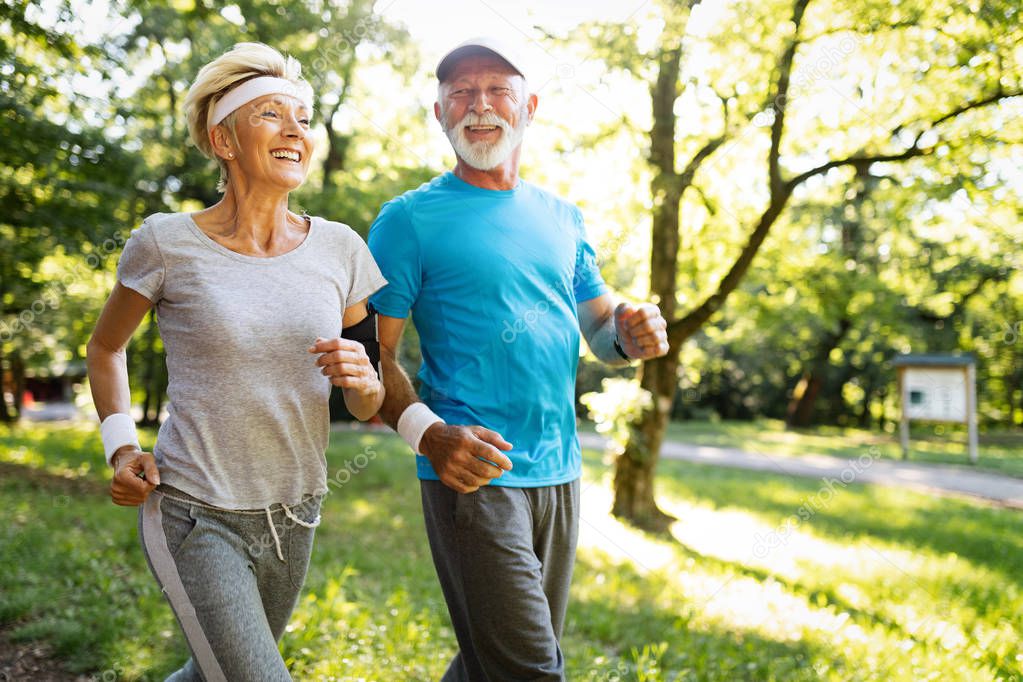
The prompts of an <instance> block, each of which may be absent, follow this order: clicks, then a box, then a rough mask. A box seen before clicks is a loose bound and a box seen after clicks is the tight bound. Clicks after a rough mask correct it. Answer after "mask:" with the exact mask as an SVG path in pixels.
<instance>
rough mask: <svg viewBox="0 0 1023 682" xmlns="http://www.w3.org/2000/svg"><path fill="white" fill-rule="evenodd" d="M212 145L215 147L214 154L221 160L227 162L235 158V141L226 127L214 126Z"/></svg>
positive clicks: (211, 134) (211, 132) (211, 138)
mask: <svg viewBox="0 0 1023 682" xmlns="http://www.w3.org/2000/svg"><path fill="white" fill-rule="evenodd" d="M210 144H211V145H212V146H213V153H214V154H216V155H217V156H219V157H220V158H222V159H227V160H231V159H233V158H234V156H235V152H234V141H233V140H232V139H231V135H229V134H228V132H227V129H226V128H224V126H222V125H215V126H213V129H212V130H210Z"/></svg>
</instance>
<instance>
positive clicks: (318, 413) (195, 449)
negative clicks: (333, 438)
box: [117, 213, 387, 509]
mask: <svg viewBox="0 0 1023 682" xmlns="http://www.w3.org/2000/svg"><path fill="white" fill-rule="evenodd" d="M117 278H118V280H120V282H121V284H122V285H124V286H126V287H128V288H129V289H133V290H135V291H137V292H139V293H140V294H142V295H143V296H145V297H146V298H148V299H149V300H150V301H153V303H154V304H155V306H156V314H157V319H158V321H159V325H160V335H161V336H162V338H163V345H164V348H165V349H166V353H167V373H168V376H169V378H170V382H169V384H168V387H167V395H168V397H169V399H170V400H169V404H168V406H167V409H168V417H167V420H166V421H165V422H164V423H163V425H162V426H161V427H160V432H159V434H158V436H157V443H156V447H155V448H154V455H155V457H156V463H157V466H158V467H159V468H160V480H161V481H162V482H163V483H167V484H169V485H172V486H174V487H175V488H178V489H180V490H183V491H184V492H186V493H188V494H190V495H193V496H195V497H197V498H199V499H201V500H204V501H205V502H207V503H209V504H212V505H216V506H218V507H224V508H227V509H259V508H263V507H266V506H267V505H270V504H274V503H279V502H283V503H285V504H296V503H298V502H299V501H300V500H301V499H302V497H303V496H304V495H307V494H310V493H311V494H321V493H325V492H326V491H327V485H326V483H327V481H326V473H327V462H326V459H325V458H324V451H325V450H326V448H327V439H328V435H329V428H330V421H329V415H328V410H327V401H328V398H329V395H330V380H329V379H328V378H327V377H325V376H323V375H322V374H321V373H320V368H319V367H317V366H316V364H315V363H316V358H317V357H318V356H317V355H315V354H313V353H309V352H308V349H309V347H310V346H311V345H312V344H313V342H314V341H315V340H316V337H323V338H334V337H336V336H339V335H340V333H341V316H342V314H343V312H344V310H345V308H347V307H349V306H351V305H354V304H356V303H358V302H359V301H361V300H363V299H365V298H366V297H367V296H369V295H370V294H371V293H373V292H375V291H376V290H377V289H379V288H380V287H382V286H384V285H385V284H386V283H387V280H385V279H384V277H383V275H381V274H380V270H379V268H377V265H376V262H375V261H374V260H373V257H372V256H371V255H370V253H369V249H368V248H367V247H366V244H365V242H364V241H363V240H362V238H361V237H359V235H358V234H356V233H355V232H354V231H353V230H352V229H351V228H350V227H348V226H347V225H343V224H341V223H335V222H330V221H328V220H323V219H322V218H312V219H311V224H310V228H309V233H308V235H307V236H306V238H305V241H303V242H302V243H301V244H300V245H299V246H298V247H297V248H295V249H294V250H292V251H289V252H288V253H285V254H282V255H280V256H274V257H272V258H259V257H255V256H246V255H243V254H240V253H235V252H234V251H231V250H230V249H228V248H226V247H225V246H223V245H222V244H219V243H218V242H216V241H214V240H213V239H212V238H210V237H209V236H208V235H206V233H204V232H203V231H202V230H201V229H199V227H198V225H196V224H195V221H194V220H192V218H191V216H190V215H189V214H187V213H158V214H155V215H152V216H149V217H148V218H146V220H145V221H144V222H143V223H142V226H141V227H139V228H138V229H137V230H134V231H133V232H132V233H131V237H130V238H129V239H128V241H127V243H126V244H125V245H124V252H123V253H122V254H121V259H120V262H119V263H118V265H117Z"/></svg>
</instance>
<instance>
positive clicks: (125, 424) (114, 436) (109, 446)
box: [99, 412, 142, 465]
mask: <svg viewBox="0 0 1023 682" xmlns="http://www.w3.org/2000/svg"><path fill="white" fill-rule="evenodd" d="M99 435H100V437H101V438H102V439H103V452H104V453H105V454H106V456H107V464H108V465H109V464H110V458H111V457H113V456H114V453H115V452H117V449H118V448H120V447H122V446H125V445H134V446H135V447H137V448H138V449H139V450H141V449H142V446H141V445H139V435H138V432H136V431H135V420H134V419H132V418H131V415H130V414H124V413H123V412H115V413H114V414H112V415H110V416H109V417H107V418H106V419H104V420H103V423H101V424H100V425H99Z"/></svg>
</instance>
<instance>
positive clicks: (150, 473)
mask: <svg viewBox="0 0 1023 682" xmlns="http://www.w3.org/2000/svg"><path fill="white" fill-rule="evenodd" d="M111 461H112V462H113V465H114V478H113V480H112V481H110V499H112V500H113V501H114V504H120V505H124V506H126V507H134V506H136V505H139V504H142V503H143V502H145V501H146V498H147V497H148V496H149V493H151V492H153V490H154V489H155V488H156V486H158V485H160V472H159V471H157V470H156V460H155V459H154V458H153V455H152V454H150V453H148V452H142V451H141V450H139V449H138V448H136V447H135V446H134V445H125V446H124V447H121V448H119V449H118V450H117V452H115V453H114V456H113V458H112V459H111ZM140 474H144V476H145V478H142V476H140Z"/></svg>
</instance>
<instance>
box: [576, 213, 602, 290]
mask: <svg viewBox="0 0 1023 682" xmlns="http://www.w3.org/2000/svg"><path fill="white" fill-rule="evenodd" d="M572 212H573V214H574V215H575V224H576V230H577V235H576V240H577V243H576V250H575V275H574V276H573V278H572V288H573V290H574V293H575V301H576V303H582V302H583V301H589V300H590V299H592V298H597V297H598V296H602V295H603V294H606V293H607V292H608V288H607V284H605V283H604V278H603V277H601V275H600V266H599V265H597V253H596V251H594V250H593V247H592V246H591V245H590V243H589V242H588V241H586V225H585V224H584V223H583V214H582V212H581V211H580V210H579V209H578V208H576V207H574V206H573V207H572Z"/></svg>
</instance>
